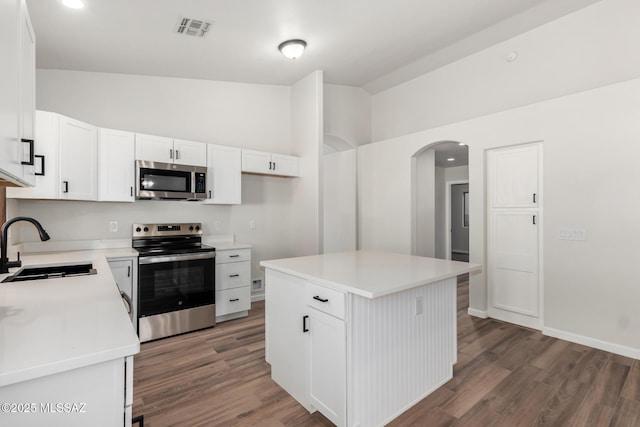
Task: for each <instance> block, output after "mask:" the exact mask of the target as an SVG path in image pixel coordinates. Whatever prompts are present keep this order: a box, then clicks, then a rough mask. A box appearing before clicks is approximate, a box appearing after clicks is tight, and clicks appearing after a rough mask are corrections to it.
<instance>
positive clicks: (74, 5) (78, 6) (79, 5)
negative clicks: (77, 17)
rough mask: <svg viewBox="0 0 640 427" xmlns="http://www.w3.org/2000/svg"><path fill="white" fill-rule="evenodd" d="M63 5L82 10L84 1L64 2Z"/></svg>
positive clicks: (66, 0) (65, 0)
mask: <svg viewBox="0 0 640 427" xmlns="http://www.w3.org/2000/svg"><path fill="white" fill-rule="evenodd" d="M62 4H63V5H65V6H67V7H68V8H69V9H82V8H83V7H84V3H83V2H82V0H62Z"/></svg>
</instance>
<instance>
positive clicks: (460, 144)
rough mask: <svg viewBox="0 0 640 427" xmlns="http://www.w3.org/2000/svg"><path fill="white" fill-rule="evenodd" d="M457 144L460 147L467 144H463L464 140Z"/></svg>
mask: <svg viewBox="0 0 640 427" xmlns="http://www.w3.org/2000/svg"><path fill="white" fill-rule="evenodd" d="M458 145H459V146H461V147H463V146H465V145H467V144H465V143H464V142H458Z"/></svg>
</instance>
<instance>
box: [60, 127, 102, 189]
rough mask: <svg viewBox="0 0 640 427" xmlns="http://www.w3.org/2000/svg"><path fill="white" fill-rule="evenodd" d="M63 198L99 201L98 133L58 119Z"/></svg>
mask: <svg viewBox="0 0 640 427" xmlns="http://www.w3.org/2000/svg"><path fill="white" fill-rule="evenodd" d="M59 141H60V142H59V144H60V181H61V182H60V185H61V197H62V198H63V199H70V200H98V130H97V128H96V127H95V126H92V125H89V124H87V123H83V122H80V121H78V120H74V119H70V118H68V117H65V116H59Z"/></svg>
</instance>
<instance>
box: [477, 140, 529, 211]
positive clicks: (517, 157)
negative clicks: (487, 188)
mask: <svg viewBox="0 0 640 427" xmlns="http://www.w3.org/2000/svg"><path fill="white" fill-rule="evenodd" d="M488 160H489V165H488V167H489V179H490V180H491V181H492V182H494V183H496V186H495V187H494V188H493V189H492V190H493V191H492V193H491V198H490V200H491V207H493V208H535V207H536V206H537V205H538V204H539V198H540V194H539V193H540V191H539V189H538V187H539V177H538V176H539V173H538V172H539V169H540V161H541V160H542V159H541V158H540V144H525V145H518V146H515V147H509V148H501V149H496V150H491V151H490V155H489V158H488Z"/></svg>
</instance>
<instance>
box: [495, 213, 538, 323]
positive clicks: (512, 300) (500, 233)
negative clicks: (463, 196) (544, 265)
mask: <svg viewBox="0 0 640 427" xmlns="http://www.w3.org/2000/svg"><path fill="white" fill-rule="evenodd" d="M537 221H539V218H537V212H514V211H509V212H502V211H498V212H495V211H494V212H493V217H492V219H491V223H492V227H491V236H490V242H491V260H492V263H491V277H492V283H493V306H494V307H497V308H501V309H503V310H509V311H513V312H517V313H522V314H527V315H529V316H536V317H537V316H538V315H539V286H538V232H539V231H538V224H537Z"/></svg>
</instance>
